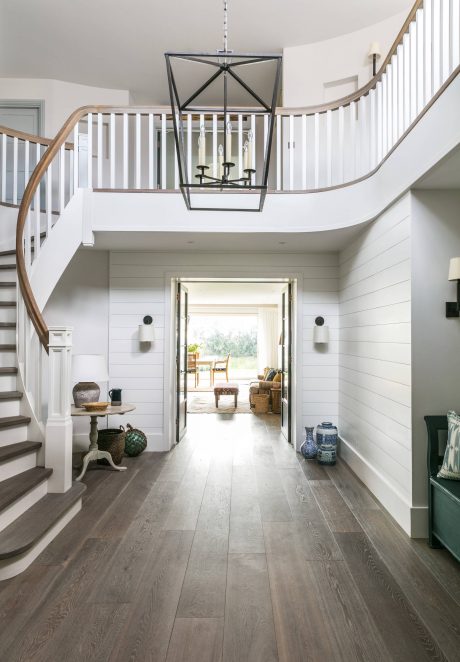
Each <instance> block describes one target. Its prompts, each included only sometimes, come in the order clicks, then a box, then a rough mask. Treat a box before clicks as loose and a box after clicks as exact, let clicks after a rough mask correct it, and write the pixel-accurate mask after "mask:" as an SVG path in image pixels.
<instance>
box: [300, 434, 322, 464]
mask: <svg viewBox="0 0 460 662" xmlns="http://www.w3.org/2000/svg"><path fill="white" fill-rule="evenodd" d="M314 429H315V428H307V427H306V428H305V440H304V442H303V444H302V445H301V447H300V452H301V453H302V455H303V456H304V458H305V459H306V460H314V459H315V457H316V453H317V451H318V448H317V446H316V441H315V435H314V434H313V432H314Z"/></svg>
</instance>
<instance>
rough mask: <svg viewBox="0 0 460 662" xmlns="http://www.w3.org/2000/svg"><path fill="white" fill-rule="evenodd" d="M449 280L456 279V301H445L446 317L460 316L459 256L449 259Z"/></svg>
mask: <svg viewBox="0 0 460 662" xmlns="http://www.w3.org/2000/svg"><path fill="white" fill-rule="evenodd" d="M449 280H456V281H457V301H446V317H460V257H453V258H451V260H450V263H449Z"/></svg>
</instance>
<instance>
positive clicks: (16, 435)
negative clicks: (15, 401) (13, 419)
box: [0, 425, 27, 446]
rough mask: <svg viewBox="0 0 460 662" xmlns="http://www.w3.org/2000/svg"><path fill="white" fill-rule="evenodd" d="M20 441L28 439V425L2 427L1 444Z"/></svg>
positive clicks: (0, 432) (0, 433) (0, 431)
mask: <svg viewBox="0 0 460 662" xmlns="http://www.w3.org/2000/svg"><path fill="white" fill-rule="evenodd" d="M20 441H27V425H19V426H18V427H16V428H1V429H0V446H3V445H4V444H16V443H19V442H20Z"/></svg>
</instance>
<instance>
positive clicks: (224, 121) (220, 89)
mask: <svg viewBox="0 0 460 662" xmlns="http://www.w3.org/2000/svg"><path fill="white" fill-rule="evenodd" d="M223 32H224V37H223V42H224V47H223V49H222V50H218V51H216V52H215V53H169V52H168V53H165V58H166V69H167V74H168V83H169V93H170V97H171V107H172V120H173V126H174V141H175V147H176V153H177V167H178V175H179V181H180V189H181V191H182V195H183V196H184V200H185V204H186V205H187V208H188V209H195V210H213V211H262V208H263V205H264V201H265V195H266V192H267V186H268V172H269V164H270V154H271V151H272V138H273V129H274V121H275V109H276V102H277V99H278V92H279V86H280V77H281V62H282V56H281V55H268V54H264V55H259V54H242V53H234V52H233V51H231V50H229V49H228V43H227V40H228V18H227V0H224V30H223ZM197 70H198V71H199V73H200V75H201V79H202V80H203V82H202V84H201V85H200V86H199V87H198V88H197V89H196V88H192V89H190V84H191V83H190V81H192V80H196V71H197ZM194 72H195V73H194ZM217 100H219V105H217V104H216V101H217ZM208 134H210V136H209V135H208ZM196 138H197V140H196ZM207 138H208V140H207ZM210 138H211V139H210ZM256 138H257V141H256ZM210 145H212V150H210V149H209V147H210ZM235 145H237V147H236V149H235ZM194 146H195V149H193V147H194ZM207 146H208V150H207ZM232 147H233V149H232ZM196 148H197V149H196ZM210 193H211V194H210ZM212 193H214V194H216V195H218V194H219V195H220V197H219V198H216V195H212Z"/></svg>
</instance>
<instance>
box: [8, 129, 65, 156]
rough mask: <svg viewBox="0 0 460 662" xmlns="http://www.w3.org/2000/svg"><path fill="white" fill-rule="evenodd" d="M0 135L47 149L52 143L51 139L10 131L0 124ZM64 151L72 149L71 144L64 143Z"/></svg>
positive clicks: (15, 130) (14, 130)
mask: <svg viewBox="0 0 460 662" xmlns="http://www.w3.org/2000/svg"><path fill="white" fill-rule="evenodd" d="M0 134H4V135H5V136H8V138H18V140H28V141H29V142H31V143H36V144H38V145H43V146H44V147H48V146H49V145H51V143H52V142H53V138H44V137H43V136H36V135H34V134H33V133H26V132H25V131H18V130H17V129H12V128H10V127H9V126H3V125H2V124H0ZM65 148H66V149H69V150H71V149H73V143H66V144H65Z"/></svg>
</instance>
